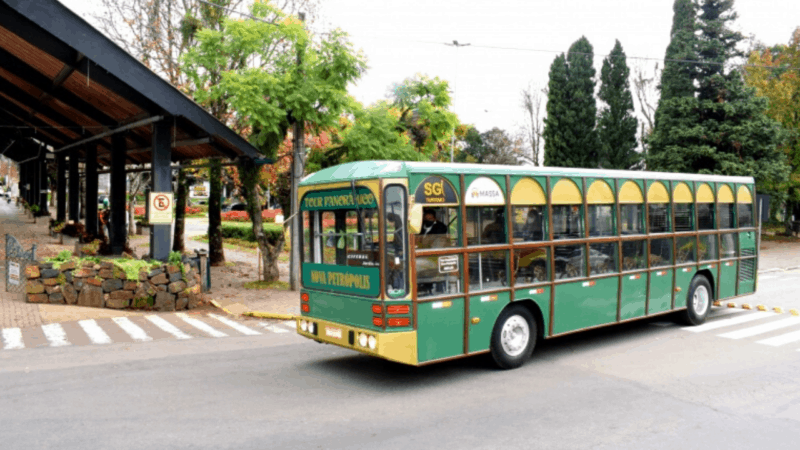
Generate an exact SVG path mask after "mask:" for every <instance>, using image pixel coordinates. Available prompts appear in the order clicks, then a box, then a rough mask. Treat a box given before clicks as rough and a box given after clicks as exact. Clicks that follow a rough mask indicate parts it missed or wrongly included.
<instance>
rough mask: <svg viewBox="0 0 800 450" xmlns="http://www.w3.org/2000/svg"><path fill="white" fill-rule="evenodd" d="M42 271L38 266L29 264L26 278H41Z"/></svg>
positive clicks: (26, 269)
mask: <svg viewBox="0 0 800 450" xmlns="http://www.w3.org/2000/svg"><path fill="white" fill-rule="evenodd" d="M41 275H42V274H41V272H39V267H38V266H28V267H26V268H25V278H27V279H29V280H32V279H34V278H39V277H40V276H41Z"/></svg>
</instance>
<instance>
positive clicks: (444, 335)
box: [297, 161, 758, 368]
mask: <svg viewBox="0 0 800 450" xmlns="http://www.w3.org/2000/svg"><path fill="white" fill-rule="evenodd" d="M298 198H299V207H300V214H301V215H302V219H301V221H302V233H301V240H302V279H301V280H302V291H301V295H300V306H301V316H300V317H298V318H297V332H298V333H299V334H300V335H302V336H305V337H307V338H310V339H313V340H315V341H317V342H322V343H327V344H334V345H338V346H340V347H344V348H348V349H352V350H355V351H358V352H361V353H365V354H368V355H373V356H377V357H381V358H385V359H388V360H392V361H397V362H400V363H404V364H410V365H425V364H430V363H434V362H439V361H444V360H448V359H453V358H459V357H464V356H469V355H477V354H481V353H490V354H491V356H492V358H493V359H494V361H495V362H496V364H497V365H498V366H500V367H501V368H514V367H518V366H520V365H521V364H522V363H523V362H524V361H525V360H526V359H527V358H528V357H529V355H530V354H531V353H532V351H533V348H534V346H535V344H536V342H537V340H538V339H546V338H551V337H555V336H563V335H566V334H569V333H574V332H576V331H581V330H587V329H592V328H597V327H602V326H607V325H613V324H618V323H622V322H627V321H631V320H637V319H641V318H645V317H653V316H659V315H665V314H676V315H679V316H680V317H681V318H682V319H683V320H684V321H685V322H687V323H689V324H695V325H697V324H701V323H703V322H704V321H705V319H706V317H707V316H708V313H709V310H710V309H711V305H712V303H713V302H714V301H715V300H722V299H728V298H732V297H738V296H742V295H747V294H752V293H753V292H755V289H756V267H757V258H758V248H757V233H756V231H757V230H756V228H755V223H754V221H755V219H754V209H755V208H754V198H755V185H754V180H753V178H751V177H731V176H714V175H689V174H679V173H656V172H636V171H616V170H602V169H596V170H595V169H569V168H555V167H525V166H499V165H478V164H441V163H421V162H398V161H362V162H355V163H348V164H342V165H339V166H336V167H331V168H327V169H324V170H321V171H319V172H316V173H313V174H310V175H308V176H307V177H305V178H304V179H303V180H302V182H301V183H300V189H299V195H298Z"/></svg>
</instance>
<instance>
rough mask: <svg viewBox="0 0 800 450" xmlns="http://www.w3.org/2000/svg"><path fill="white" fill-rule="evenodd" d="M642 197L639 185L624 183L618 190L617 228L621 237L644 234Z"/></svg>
mask: <svg viewBox="0 0 800 450" xmlns="http://www.w3.org/2000/svg"><path fill="white" fill-rule="evenodd" d="M643 211H644V197H643V196H642V190H641V189H640V188H639V185H638V184H636V183H634V182H633V181H626V182H625V183H624V184H623V185H622V187H620V189H619V220H620V223H619V228H620V232H621V233H622V235H623V236H627V235H632V234H644V214H643Z"/></svg>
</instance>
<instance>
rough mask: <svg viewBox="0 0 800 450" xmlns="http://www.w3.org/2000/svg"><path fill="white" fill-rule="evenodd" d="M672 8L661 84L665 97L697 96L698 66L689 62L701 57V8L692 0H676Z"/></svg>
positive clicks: (663, 97)
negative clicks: (672, 14) (698, 26)
mask: <svg viewBox="0 0 800 450" xmlns="http://www.w3.org/2000/svg"><path fill="white" fill-rule="evenodd" d="M672 9H673V11H674V14H675V15H674V16H673V18H672V30H671V31H670V42H669V45H668V46H667V52H666V54H665V55H664V71H663V72H662V73H661V84H660V85H659V88H660V90H661V100H666V99H671V98H677V97H693V96H694V80H695V79H696V78H697V66H696V65H695V64H691V63H688V62H687V61H696V60H697V37H696V35H695V31H696V30H697V25H696V19H695V17H696V15H697V10H696V8H695V5H694V3H693V2H692V0H675V4H674V5H673V7H672ZM656 115H658V113H656Z"/></svg>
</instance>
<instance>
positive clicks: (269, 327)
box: [258, 322, 289, 333]
mask: <svg viewBox="0 0 800 450" xmlns="http://www.w3.org/2000/svg"><path fill="white" fill-rule="evenodd" d="M258 324H259V325H261V326H262V327H264V328H266V329H267V330H269V331H272V332H273V333H288V332H289V330H287V329H285V328H281V327H276V326H275V325H270V324H268V323H264V322H259V323H258Z"/></svg>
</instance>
